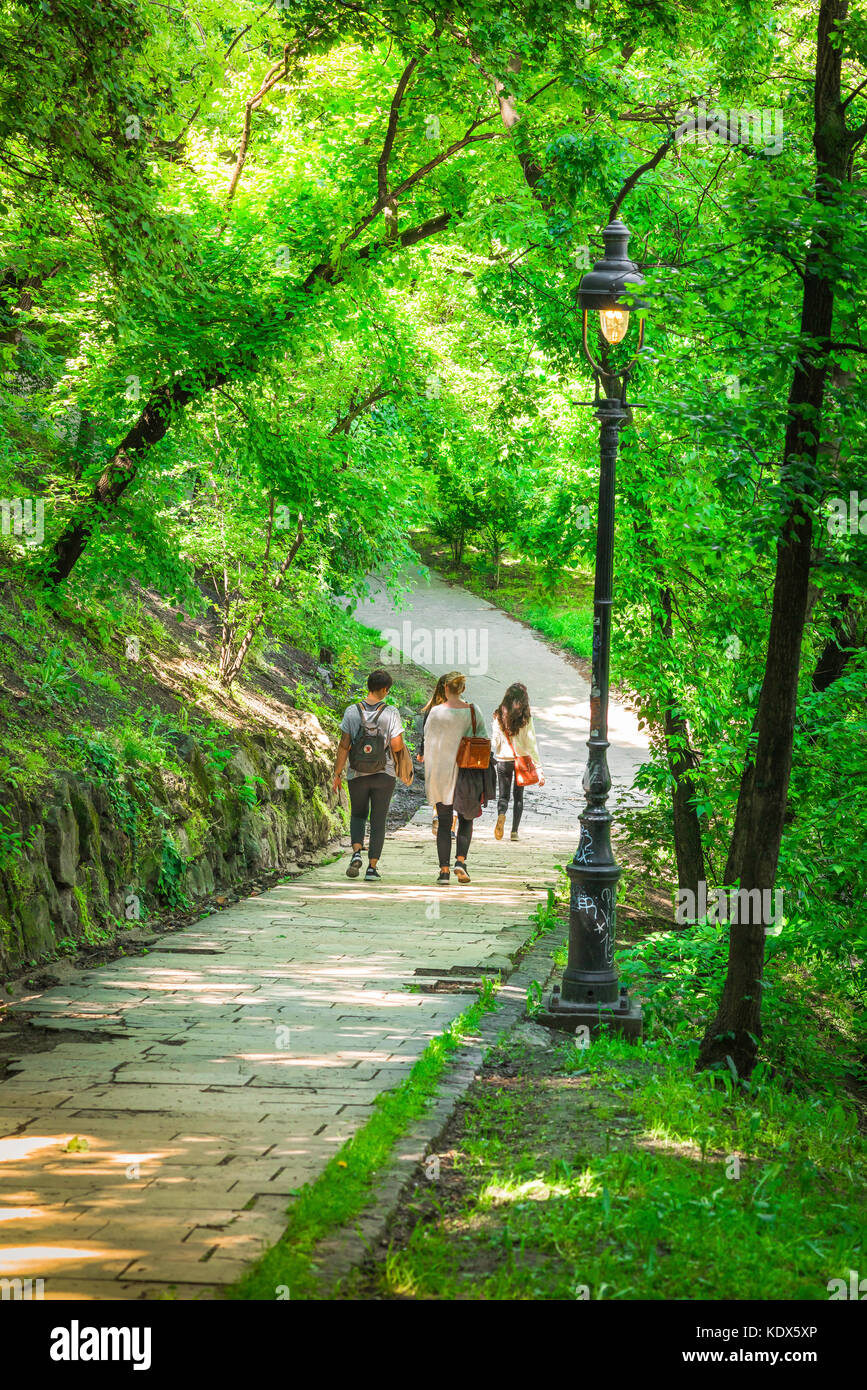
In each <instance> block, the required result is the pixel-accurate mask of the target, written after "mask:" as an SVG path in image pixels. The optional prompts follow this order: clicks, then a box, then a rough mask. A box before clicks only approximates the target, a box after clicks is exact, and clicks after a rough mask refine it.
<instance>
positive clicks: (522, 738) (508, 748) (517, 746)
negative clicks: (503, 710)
mask: <svg viewBox="0 0 867 1390" xmlns="http://www.w3.org/2000/svg"><path fill="white" fill-rule="evenodd" d="M491 730H492V732H491V752H492V753H493V755H494V757H495V758H496V759H497V762H499V763H513V762H514V761H515V753H520V754H522V756H523V757H525V758H532V759H533V762H534V763H535V764H536V767H537V768H538V769H539V772H540V773H541V771H542V764H541V762H540V761H539V746H538V744H537V743H536V730H535V729H534V728H533V716H532V714H531V715H530V718H529V721H528V722H527V723H526V724H525V725H524V727H523V729H519V730H518V732H517V734H516V735H515V737H514V738H513V739H512V742H511V744H510V743H509V740H508V739H507V738H506V735H505V733H504V732H503V730H502V729H501V728H500V721H499V719H498V718H497V712H496V710H495V711H494V716H493V718H492V720H491ZM513 748H514V752H513V751H512V749H513Z"/></svg>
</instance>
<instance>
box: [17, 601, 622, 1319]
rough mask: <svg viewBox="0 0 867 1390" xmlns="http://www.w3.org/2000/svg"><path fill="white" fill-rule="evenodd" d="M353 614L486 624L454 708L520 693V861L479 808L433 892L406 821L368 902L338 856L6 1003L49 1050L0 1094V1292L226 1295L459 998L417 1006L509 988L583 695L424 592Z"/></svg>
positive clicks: (552, 838)
mask: <svg viewBox="0 0 867 1390" xmlns="http://www.w3.org/2000/svg"><path fill="white" fill-rule="evenodd" d="M359 616H360V617H362V618H363V619H364V620H365V621H367V622H374V621H375V622H376V623H380V624H382V626H383V627H389V626H390V627H395V626H400V625H401V624H402V623H403V621H404V619H405V618H407V619H408V620H409V621H410V623H411V624H412V625H413V627H414V628H416V629H419V628H424V627H430V628H431V629H434V628H436V627H437V626H440V627H442V628H446V627H449V628H455V627H456V626H462V627H464V628H470V627H472V626H473V625H475V626H477V627H479V626H483V627H484V628H485V629H486V631H487V634H488V638H487V640H488V664H487V670H486V671H485V672H484V673H481V672H480V673H479V674H478V675H476V676H474V677H472V678H471V681H470V687H469V689H470V694H471V696H472V697H473V698H475V699H476V700H477V701H478V702H479V703H480V704H481V705H482V706H483V708H484V709H485V712H486V717H488V716H489V713H490V710H491V709H493V707H494V705H495V704H496V702H497V700H498V698H499V696H500V695H501V694H502V692H503V690H505V687H506V685H508V684H509V683H510V682H511V681H512V680H514V679H525V680H526V682H527V684H528V685H529V687H530V691H531V695H532V698H533V702H534V706H535V708H536V711H537V723H538V729H539V742H540V748H541V750H542V754H543V757H544V759H545V764H546V774H547V776H548V779H549V780H548V784H547V785H546V787H545V788H544V789H543V790H542V791H541V792H537V793H536V794H535V796H534V798H533V799H532V801H531V800H530V799H529V794H528V809H527V810H526V811H525V817H524V824H523V825H522V838H521V841H520V842H519V843H518V844H512V843H510V842H509V840H508V839H506V840H504V841H502V842H497V841H495V840H494V839H493V835H492V821H493V811H492V808H489V809H488V812H487V815H486V816H485V817H483V818H482V821H481V822H477V824H476V832H475V838H474V841H473V845H472V848H471V852H470V859H469V863H470V868H471V871H472V874H473V882H472V884H471V885H470V886H467V887H464V888H461V887H459V886H458V885H457V884H454V883H453V884H452V885H450V886H449V887H447V888H439V887H436V886H435V884H434V879H435V875H436V869H437V865H436V854H435V852H434V844H433V840H432V837H431V833H430V819H429V817H430V813H429V810H428V808H426V807H423V808H422V809H421V811H420V812H419V814H418V816H417V817H416V818H415V820H414V821H412V822H410V824H409V825H407V826H405V827H404V828H403V829H402V830H401V831H399V832H398V833H397V834H395V835H394V836H392V837H391V838H390V839H389V841H388V842H387V843H386V847H385V851H384V854H383V859H382V872H383V875H384V877H383V880H382V882H381V883H377V884H366V883H364V882H363V881H360V880H357V881H349V880H347V879H346V877H345V874H344V869H345V860H341V861H338V862H335V863H330V864H321V865H320V866H319V867H317V868H315V869H312V870H310V871H308V872H305V873H304V874H302V875H301V876H300V877H297V878H294V879H293V880H292V881H291V882H287V883H286V884H283V885H281V886H279V887H277V888H274V889H273V890H271V891H270V892H267V893H263V894H261V895H260V896H257V897H252V898H248V899H246V900H245V901H244V902H242V903H239V904H237V905H236V906H235V907H233V908H231V909H229V910H227V911H225V912H220V913H218V914H215V915H213V916H210V917H208V918H206V919H203V920H201V921H199V922H198V923H196V924H195V925H194V926H191V927H189V928H187V929H185V930H182V931H179V932H177V933H173V934H171V935H169V936H167V937H165V938H163V939H161V940H160V942H159V944H158V945H157V946H156V948H155V949H153V950H152V951H151V953H150V954H149V955H147V956H143V957H129V958H125V959H120V960H116V961H114V962H111V963H109V964H108V965H106V966H104V967H102V968H101V969H99V970H97V971H94V970H81V971H78V972H76V974H75V975H74V976H73V977H72V981H71V983H69V984H67V985H64V986H58V987H55V988H53V989H50V990H48V991H46V992H45V993H43V994H40V995H34V996H33V997H31V998H28V999H26V1000H24V1001H21V1002H20V1003H19V1004H18V1005H17V1006H16V1008H17V1009H18V1010H19V1011H21V1012H23V1013H24V1014H26V1015H27V1016H29V1017H30V1018H31V1019H32V1021H33V1022H34V1023H37V1024H39V1025H40V1026H43V1027H46V1028H50V1029H52V1030H55V1031H56V1032H57V1036H58V1042H57V1046H56V1047H54V1048H53V1049H51V1050H49V1051H44V1052H36V1053H28V1054H25V1055H23V1056H22V1057H21V1058H20V1060H19V1061H17V1062H15V1063H13V1064H12V1067H11V1074H10V1075H9V1076H8V1077H7V1079H6V1080H5V1081H3V1082H2V1083H0V1136H2V1137H0V1276H2V1277H5V1278H10V1277H16V1276H17V1277H20V1278H23V1279H25V1280H26V1279H27V1278H32V1279H43V1280H44V1281H45V1283H44V1295H45V1297H46V1298H58V1299H67V1298H91V1299H92V1298H96V1299H104V1298H109V1299H118V1298H140V1297H153V1296H155V1294H156V1293H157V1292H158V1291H160V1290H161V1289H164V1288H166V1287H167V1286H169V1285H174V1286H175V1287H176V1289H177V1296H178V1297H181V1298H186V1297H197V1296H202V1295H203V1294H205V1295H206V1296H207V1293H206V1291H208V1290H210V1289H214V1288H219V1287H220V1286H221V1285H226V1284H228V1283H230V1282H231V1281H232V1280H234V1279H235V1278H236V1277H237V1276H238V1275H239V1274H240V1273H241V1272H242V1271H243V1269H244V1268H245V1267H246V1266H247V1265H248V1264H249V1263H250V1261H252V1260H253V1259H254V1258H255V1257H256V1256H257V1255H258V1254H259V1253H260V1252H261V1251H262V1250H263V1249H265V1248H267V1247H268V1246H270V1245H271V1244H273V1243H274V1242H275V1241H276V1240H277V1239H278V1238H279V1236H280V1235H281V1233H282V1230H283V1227H284V1214H285V1211H286V1208H287V1205H288V1204H289V1202H290V1201H291V1200H292V1194H293V1193H294V1191H295V1190H296V1189H297V1188H298V1187H299V1186H300V1185H301V1184H303V1183H305V1182H308V1181H310V1180H312V1179H314V1178H315V1177H316V1176H317V1175H318V1174H319V1173H320V1172H321V1170H322V1168H323V1167H324V1165H325V1163H326V1162H327V1161H328V1159H329V1158H330V1157H331V1156H332V1155H333V1154H334V1153H335V1152H336V1150H337V1149H338V1148H339V1147H340V1145H341V1144H342V1143H343V1142H344V1141H345V1140H346V1139H347V1138H349V1137H350V1136H351V1135H352V1134H353V1133H354V1132H355V1131H356V1130H357V1129H358V1128H359V1126H361V1125H363V1124H364V1123H365V1121H366V1120H367V1119H368V1118H369V1116H370V1114H371V1107H372V1105H373V1102H374V1099H375V1097H376V1096H377V1095H378V1094H379V1093H380V1092H382V1091H384V1090H387V1089H390V1088H391V1087H393V1086H395V1085H396V1084H398V1083H399V1082H400V1081H401V1080H402V1079H403V1078H404V1077H405V1076H406V1075H407V1073H408V1072H409V1070H410V1068H411V1067H412V1065H413V1063H414V1062H415V1060H416V1059H417V1058H418V1056H419V1055H420V1054H421V1052H422V1051H423V1050H424V1048H425V1046H426V1045H427V1043H428V1042H429V1040H430V1039H431V1038H433V1037H435V1036H436V1035H438V1034H439V1033H440V1032H442V1030H443V1029H444V1028H445V1027H447V1026H448V1024H449V1023H450V1022H451V1020H452V1019H453V1018H454V1017H456V1015H457V1014H458V1013H460V1012H461V1011H462V1010H463V1009H464V1008H465V1007H466V1005H467V1003H468V1002H469V999H468V996H467V995H466V994H464V995H460V994H449V993H426V992H417V991H418V989H419V986H420V985H422V986H423V985H424V984H425V983H428V984H429V983H430V982H431V980H432V979H434V978H436V977H438V976H444V977H448V978H450V979H451V980H455V979H460V978H461V977H462V976H475V977H478V976H480V975H482V974H488V975H492V974H494V973H496V972H497V971H502V972H504V973H505V972H508V971H509V969H510V968H511V964H512V960H513V958H514V957H515V956H516V954H517V953H518V952H519V951H520V949H521V947H522V945H523V944H524V942H525V941H526V939H527V937H528V935H529V933H530V925H529V921H528V919H529V917H530V914H531V913H532V911H533V908H534V905H535V903H536V902H537V901H538V900H540V899H543V898H544V894H545V887H546V885H548V884H550V883H553V882H554V880H555V877H556V875H555V866H556V865H557V864H558V863H565V862H566V860H567V858H568V857H570V856H571V854H572V853H573V851H574V846H575V843H576V840H577V816H578V811H579V809H580V805H581V797H580V791H579V790H578V784H579V780H580V769H581V768H582V767H583V762H584V756H585V749H584V747H583V741H584V739H585V738H586V734H587V714H588V707H587V705H588V701H587V687H586V683H585V682H583V681H582V680H581V678H580V676H579V675H578V673H577V672H576V671H575V670H574V669H573V668H572V667H571V666H570V665H569V664H568V663H567V662H565V661H564V660H563V659H562V658H561V657H559V656H558V655H557V654H556V653H554V652H552V651H551V650H550V649H549V648H548V647H546V646H545V644H544V643H543V642H541V641H539V640H538V639H537V638H536V637H535V636H534V635H533V634H532V633H530V632H529V631H527V630H526V629H525V628H524V627H522V626H521V625H520V624H518V623H515V622H513V621H512V620H510V619H509V618H507V617H506V616H505V615H503V614H502V613H499V612H498V611H497V610H496V609H493V608H491V607H490V605H488V604H485V603H484V601H483V600H480V599H477V598H476V597H475V596H473V595H472V594H467V593H464V592H463V591H461V590H459V589H454V588H450V587H449V586H447V585H445V584H444V583H442V581H440V580H438V579H436V578H435V577H434V579H433V581H432V583H431V585H430V586H429V587H419V588H417V589H416V591H415V592H414V594H413V596H412V598H411V600H410V606H409V607H408V608H406V609H405V610H403V611H401V612H400V613H395V611H394V609H393V607H392V606H391V605H390V604H389V603H388V602H387V601H386V600H385V599H384V598H383V596H382V595H381V594H376V595H374V597H373V599H372V601H371V603H370V604H368V605H366V606H365V608H364V609H363V610H362V611H361V612H360V613H359ZM446 619H448V621H446ZM428 664H430V665H431V666H432V667H433V669H436V670H439V669H442V670H447V669H450V665H451V663H450V662H448V663H446V664H445V665H444V666H440V667H438V666H437V664H436V663H435V662H433V661H432V662H431V663H428ZM477 664H478V663H477ZM612 714H613V715H614V717H615V719H616V726H615V727H616V733H615V734H614V735H613V738H614V741H615V744H616V746H615V747H614V748H613V750H612V753H613V756H612V767H613V770H614V774H615V785H616V786H619V787H621V788H624V789H625V788H626V787H627V786H628V784H629V783H630V782H631V779H632V775H633V773H634V770H635V768H636V767H637V765H638V764H639V762H640V761H641V759H642V757H643V755H644V742H643V739H642V737H641V735H640V734H639V732H638V730H637V728H636V727H635V721H634V720H633V719H632V717H631V716H629V715H628V714H627V713H626V712H625V711H622V710H613V711H612ZM347 844H348V841H347ZM407 985H414V986H415V987H416V989H415V990H414V991H411V990H407V988H406V986H407ZM71 1139H75V1140H77V1141H78V1144H77V1145H76V1144H74V1145H73V1146H72V1148H69V1147H68V1145H69V1141H70V1140H71ZM275 1296H276V1290H275Z"/></svg>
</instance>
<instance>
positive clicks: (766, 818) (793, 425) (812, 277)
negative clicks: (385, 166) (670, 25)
mask: <svg viewBox="0 0 867 1390" xmlns="http://www.w3.org/2000/svg"><path fill="white" fill-rule="evenodd" d="M847 10H848V0H821V6H820V10H819V22H818V33H817V41H816V85H815V124H814V134H813V145H814V148H815V151H816V180H815V185H814V197H815V203H816V214H817V215H816V223H817V228H816V230H815V231H814V232H813V236H812V239H811V245H810V247H809V248H808V251H807V258H806V265H805V270H804V286H803V298H802V307H801V334H802V339H803V340H805V346H803V347H802V348H801V349H800V351H799V355H798V358H797V361H796V363H795V368H794V372H793V376H792V386H791V390H790V392H789V413H788V421H787V426H786V438H785V445H784V455H783V480H784V481H786V478H787V475H788V478H789V480H790V481H791V486H792V491H793V493H794V494H795V495H794V496H793V497H792V499H791V501H790V502H789V510H788V515H787V517H786V520H785V522H784V525H783V529H782V534H781V536H780V541H779V544H778V547H777V570H776V578H775V583H774V597H773V606H772V610H771V624H770V632H769V635H768V652H767V658H766V663H765V675H764V683H763V685H762V692H761V695H760V697H759V707H758V711H757V728H758V741H757V745H756V756H755V771H754V774H753V776H752V778H751V779H745V781H744V783H743V784H742V786H741V793H740V796H739V798H738V807H737V814H736V819H735V832H734V838H735V839H738V838H740V840H741V841H742V844H743V853H742V860H741V865H740V886H741V888H742V889H747V890H751V889H756V888H757V889H759V890H772V889H773V885H774V878H775V875H776V869H777V859H778V857H779V852H780V842H781V840H782V833H783V818H784V815H785V810H786V799H787V796H788V788H789V778H790V775H791V769H792V746H793V740H794V729H795V711H796V703H797V693H798V672H799V668H800V660H801V645H802V641H803V635H804V624H805V621H806V613H807V590H808V585H809V577H810V560H811V547H812V526H811V522H810V518H809V516H808V514H807V511H806V509H805V507H804V504H803V502H802V501H801V499H800V494H802V493H808V494H810V493H812V494H813V495H815V494H816V493H817V490H818V489H817V459H818V453H819V443H818V441H819V438H820V435H821V428H820V425H821V419H822V408H823V403H824V394H825V384H826V380H827V377H828V373H829V369H830V356H829V354H830V341H831V329H832V321H833V314H834V292H833V285H832V282H831V280H830V279H829V278H828V275H829V272H828V269H827V267H828V266H829V265H830V264H831V262H832V261H833V256H834V251H835V249H836V245H835V243H836V241H837V235H838V234H837V232H836V227H835V221H834V219H833V218H824V217H823V215H822V214H823V211H824V210H825V209H826V208H829V207H831V206H832V205H833V203H834V201H835V200H836V199H838V198H839V197H840V196H841V194H840V183H841V182H843V183H845V181H846V179H847V177H848V175H849V168H850V157H851V149H852V141H851V137H849V136H848V135H847V131H846V119H845V110H844V108H843V104H842V99H841V89H840V81H841V64H842V48H841V46H840V45H839V36H838V34H837V33H835V31H836V30H838V28H839V26H840V25H841V24H842V23H843V21H845V18H846V14H847ZM741 903H743V898H741ZM739 915H741V916H745V917H746V918H747V921H745V922H744V921H738V922H737V923H735V922H732V924H731V927H730V934H729V955H728V972H727V975H726V981H725V985H724V988H723V993H722V998H721V1000H720V1004H719V1008H718V1011H717V1014H716V1017H715V1018H714V1019H713V1021H712V1022H711V1023H710V1024H709V1026H708V1029H707V1032H706V1033H705V1035H704V1038H703V1039H702V1044H701V1048H700V1051H699V1058H698V1063H697V1065H698V1068H699V1069H702V1068H705V1067H710V1066H714V1065H719V1064H721V1063H726V1062H728V1063H729V1064H730V1065H732V1066H733V1067H734V1068H735V1070H736V1071H737V1074H738V1075H739V1076H740V1077H748V1076H749V1075H750V1074H751V1072H752V1069H753V1067H754V1065H755V1062H756V1056H757V1052H758V1045H759V1039H760V1037H761V998H762V985H761V979H762V972H763V969H764V954H765V923H764V922H763V921H762V912H761V910H760V908H759V907H758V905H757V904H755V902H754V900H753V899H750V900H749V906H748V907H746V910H742V911H741V913H740V914H739ZM756 919H758V920H756Z"/></svg>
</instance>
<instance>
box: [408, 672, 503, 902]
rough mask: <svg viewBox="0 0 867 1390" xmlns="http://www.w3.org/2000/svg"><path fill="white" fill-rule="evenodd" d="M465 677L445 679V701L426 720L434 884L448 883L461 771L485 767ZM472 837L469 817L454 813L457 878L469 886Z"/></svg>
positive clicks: (484, 746) (480, 721)
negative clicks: (434, 846) (433, 815)
mask: <svg viewBox="0 0 867 1390" xmlns="http://www.w3.org/2000/svg"><path fill="white" fill-rule="evenodd" d="M466 683H467V682H466V677H465V676H463V675H461V672H460V671H450V672H449V674H448V675H447V676H445V677H444V679H443V688H444V690H445V696H446V698H445V700H444V702H443V703H442V704H440V705H434V706H433V707H432V708H431V709H430V710H429V711H428V715H427V720H426V722H425V730H424V757H423V759H422V761H423V762H424V769H425V773H424V781H425V794H426V796H427V800H428V802H429V803H430V805H431V806H433V807H434V808H435V810H436V814H437V818H438V823H437V853H438V855H439V862H440V875H439V878H438V880H437V882H438V883H448V882H450V878H451V869H450V860H451V851H452V836H451V825H452V814H453V810H454V800H455V788H456V786H457V780H458V771H459V768H460V766H462V765H463V766H468V767H480V766H487V764H488V762H489V761H490V744H489V743H488V738H487V729H486V727H485V721H484V718H483V716H482V714H481V712H480V711H479V710H478V709H477V708H476V706H475V705H472V704H470V703H469V702H468V701H467V700H464V699H463V692H464V687H465V686H466ZM472 837H473V821H472V818H471V817H468V816H464V815H461V814H460V812H459V813H458V831H457V843H456V845H455V878H456V879H457V880H458V882H459V883H469V882H470V876H469V874H468V873H467V853H468V851H469V848H470V841H471V840H472Z"/></svg>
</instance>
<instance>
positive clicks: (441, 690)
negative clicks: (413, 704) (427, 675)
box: [421, 676, 446, 714]
mask: <svg viewBox="0 0 867 1390" xmlns="http://www.w3.org/2000/svg"><path fill="white" fill-rule="evenodd" d="M445 701H446V678H445V676H440V678H439V680H438V681H437V683H436V685H435V686H434V693H433V695H431V697H430V699H429V700H428V702H427V704H426V705H422V708H421V712H422V714H430V712H431V710H432V709H433V707H434V705H444V704H445Z"/></svg>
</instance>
